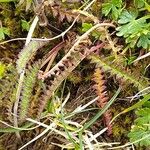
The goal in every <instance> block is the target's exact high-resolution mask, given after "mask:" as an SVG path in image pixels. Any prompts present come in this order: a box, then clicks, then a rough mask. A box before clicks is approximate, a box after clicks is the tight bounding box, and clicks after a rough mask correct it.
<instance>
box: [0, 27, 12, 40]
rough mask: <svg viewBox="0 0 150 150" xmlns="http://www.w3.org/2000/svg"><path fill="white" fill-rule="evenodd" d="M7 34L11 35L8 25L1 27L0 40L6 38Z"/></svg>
mask: <svg viewBox="0 0 150 150" xmlns="http://www.w3.org/2000/svg"><path fill="white" fill-rule="evenodd" d="M5 35H8V36H9V35H10V31H9V29H8V28H6V27H1V28H0V40H4V39H5Z"/></svg>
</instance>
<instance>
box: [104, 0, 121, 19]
mask: <svg viewBox="0 0 150 150" xmlns="http://www.w3.org/2000/svg"><path fill="white" fill-rule="evenodd" d="M122 4H123V3H122V0H111V1H109V2H108V3H103V4H102V14H104V15H105V16H108V15H109V14H110V15H111V17H112V18H113V19H114V20H117V18H118V17H119V15H120V14H121V11H122V8H121V7H122Z"/></svg>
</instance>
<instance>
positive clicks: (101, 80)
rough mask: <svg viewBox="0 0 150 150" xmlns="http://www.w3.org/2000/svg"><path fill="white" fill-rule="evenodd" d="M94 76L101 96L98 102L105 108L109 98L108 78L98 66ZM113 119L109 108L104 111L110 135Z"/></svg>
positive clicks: (95, 86)
mask: <svg viewBox="0 0 150 150" xmlns="http://www.w3.org/2000/svg"><path fill="white" fill-rule="evenodd" d="M93 76H94V77H93V80H94V81H95V85H94V88H95V89H96V93H97V95H98V96H99V99H98V101H97V103H98V106H99V107H100V108H103V107H104V106H105V105H106V104H107V102H108V100H109V96H108V94H107V90H106V85H105V82H106V80H105V77H104V74H103V71H102V69H100V68H97V69H96V70H95V73H94V75H93ZM111 119H112V116H111V112H110V110H107V111H106V112H105V113H104V121H105V124H106V126H107V127H108V130H107V131H108V135H110V134H112V126H111V125H110V121H111Z"/></svg>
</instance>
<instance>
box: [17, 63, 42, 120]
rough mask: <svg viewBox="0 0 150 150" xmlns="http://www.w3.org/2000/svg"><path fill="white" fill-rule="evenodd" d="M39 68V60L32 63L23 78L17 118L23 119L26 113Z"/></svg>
mask: <svg viewBox="0 0 150 150" xmlns="http://www.w3.org/2000/svg"><path fill="white" fill-rule="evenodd" d="M39 69H40V65H39V62H36V63H34V65H33V66H30V68H29V69H28V70H27V72H26V76H25V78H24V83H23V90H22V97H21V101H20V112H19V118H20V120H21V121H23V120H24V119H25V117H26V115H27V113H28V109H29V103H30V101H31V97H32V91H33V88H34V86H35V83H36V81H37V75H38V71H39Z"/></svg>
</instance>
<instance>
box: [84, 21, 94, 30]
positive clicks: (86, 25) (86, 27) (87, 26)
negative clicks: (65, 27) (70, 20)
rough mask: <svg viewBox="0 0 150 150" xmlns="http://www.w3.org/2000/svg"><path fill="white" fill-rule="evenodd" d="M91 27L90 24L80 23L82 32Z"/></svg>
mask: <svg viewBox="0 0 150 150" xmlns="http://www.w3.org/2000/svg"><path fill="white" fill-rule="evenodd" d="M92 27H93V25H92V24H91V23H82V31H83V32H86V31H88V30H89V29H91V28H92Z"/></svg>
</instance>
